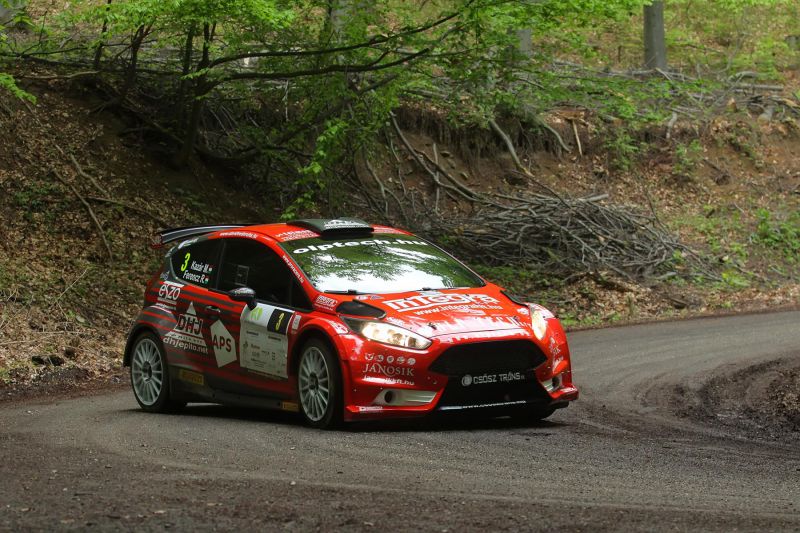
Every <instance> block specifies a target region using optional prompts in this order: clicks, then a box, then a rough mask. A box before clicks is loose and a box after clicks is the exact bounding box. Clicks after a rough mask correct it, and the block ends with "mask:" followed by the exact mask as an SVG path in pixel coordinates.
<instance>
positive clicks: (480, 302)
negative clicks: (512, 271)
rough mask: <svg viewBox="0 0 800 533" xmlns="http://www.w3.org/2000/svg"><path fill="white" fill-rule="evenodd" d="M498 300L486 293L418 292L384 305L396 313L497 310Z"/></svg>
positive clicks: (499, 306) (500, 307) (498, 306)
mask: <svg viewBox="0 0 800 533" xmlns="http://www.w3.org/2000/svg"><path fill="white" fill-rule="evenodd" d="M499 304H500V301H499V300H498V299H497V298H494V297H493V296H489V295H488V294H420V295H419V296H412V297H411V298H401V299H399V300H388V301H387V302H386V305H388V306H389V307H391V308H392V309H394V310H395V311H397V312H398V313H407V312H415V313H418V314H429V313H431V311H428V312H427V313H421V312H420V311H423V310H426V309H431V308H437V310H440V311H447V310H456V309H494V310H499V309H502V308H503V307H502V306H501V305H499Z"/></svg>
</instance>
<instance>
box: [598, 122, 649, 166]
mask: <svg viewBox="0 0 800 533" xmlns="http://www.w3.org/2000/svg"><path fill="white" fill-rule="evenodd" d="M610 133H611V136H610V137H609V138H608V140H607V141H606V142H605V143H604V144H603V148H604V149H605V150H606V151H607V152H608V155H609V157H610V158H611V163H612V166H613V167H614V168H615V169H616V170H621V171H626V170H630V168H631V166H632V165H633V161H634V157H635V156H636V155H637V154H638V153H639V152H640V150H641V146H640V144H639V142H638V141H636V139H634V138H633V137H632V136H631V134H630V132H629V130H628V129H626V128H618V129H615V130H612V131H611V132H610Z"/></svg>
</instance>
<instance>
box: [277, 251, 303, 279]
mask: <svg viewBox="0 0 800 533" xmlns="http://www.w3.org/2000/svg"><path fill="white" fill-rule="evenodd" d="M281 257H282V258H283V262H284V263H286V266H288V267H289V270H291V271H292V274H294V277H296V278H297V281H299V282H300V283H305V281H306V280H305V278H304V277H303V274H301V273H300V269H298V268H297V267H296V266H295V264H294V261H292V260H291V259H290V258H289V256H288V255H286V254H283V255H282V256H281Z"/></svg>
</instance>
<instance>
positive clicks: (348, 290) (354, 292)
mask: <svg viewBox="0 0 800 533" xmlns="http://www.w3.org/2000/svg"><path fill="white" fill-rule="evenodd" d="M324 292H325V294H366V293H365V292H360V291H357V290H355V289H347V290H346V291H324Z"/></svg>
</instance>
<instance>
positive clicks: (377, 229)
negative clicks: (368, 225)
mask: <svg viewBox="0 0 800 533" xmlns="http://www.w3.org/2000/svg"><path fill="white" fill-rule="evenodd" d="M372 232H373V233H382V234H384V235H408V233H407V232H405V231H403V230H399V229H397V228H390V227H389V226H372Z"/></svg>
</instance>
